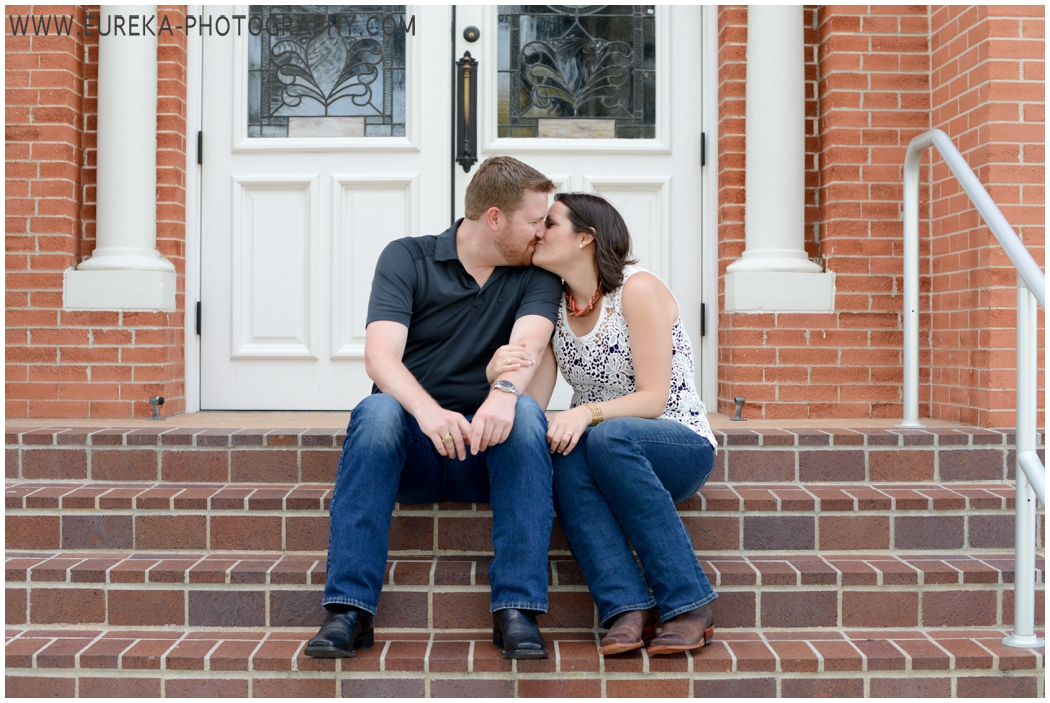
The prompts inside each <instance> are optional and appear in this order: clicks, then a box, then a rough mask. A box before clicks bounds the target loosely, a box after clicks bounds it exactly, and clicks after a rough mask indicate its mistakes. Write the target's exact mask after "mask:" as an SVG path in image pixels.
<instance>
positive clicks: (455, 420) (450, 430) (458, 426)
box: [416, 403, 513, 461]
mask: <svg viewBox="0 0 1050 703" xmlns="http://www.w3.org/2000/svg"><path fill="white" fill-rule="evenodd" d="M512 417H513V415H512ZM416 422H417V423H419V429H421V430H423V434H425V435H426V436H427V437H430V441H431V442H433V443H434V448H435V449H437V451H438V454H440V455H441V456H446V457H448V458H449V459H451V458H452V457H456V458H457V459H459V460H460V461H463V460H464V459H466V458H467V450H466V447H465V446H464V443H465V442H466V441H467V439H466V438H467V437H469V436H470V432H471V428H470V423H469V422H467V418H465V417H463V415H461V414H460V413H457V412H453V411H452V410H445V409H444V408H443V407H441V406H440V405H438V404H437V403H434V407H433V408H431V409H428V410H426V411H424V412H421V413H419V414H418V415H416ZM449 437H451V438H452V441H451V442H446V441H445V440H446V438H449ZM473 453H474V454H477V452H473Z"/></svg>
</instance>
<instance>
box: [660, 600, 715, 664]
mask: <svg viewBox="0 0 1050 703" xmlns="http://www.w3.org/2000/svg"><path fill="white" fill-rule="evenodd" d="M714 635H715V613H714V611H713V610H712V609H711V606H709V605H702V606H700V607H699V608H697V609H695V610H690V611H689V612H688V613H682V614H681V615H679V616H677V617H674V618H671V619H670V620H668V621H667V622H665V623H664V626H663V629H662V630H661V631H660V634H659V635H658V636H657V637H656V638H655V639H653V641H652V642H651V643H650V644H649V648H648V649H647V650H646V651H647V652H648V653H649V654H650V655H654V654H674V653H676V652H685V651H687V650H690V649H699V648H700V647H703V646H704V645H705V644H707V643H708V642H710V641H711V640H712V639H714Z"/></svg>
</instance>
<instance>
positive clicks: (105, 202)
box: [64, 5, 175, 310]
mask: <svg viewBox="0 0 1050 703" xmlns="http://www.w3.org/2000/svg"><path fill="white" fill-rule="evenodd" d="M156 10H157V8H156V6H155V5H149V6H130V5H129V6H123V5H110V6H105V7H103V8H102V11H101V14H100V16H99V28H98V29H99V61H98V95H99V100H98V137H97V139H98V157H97V159H98V161H97V198H98V204H97V206H96V212H97V224H96V242H97V243H96V247H95V250H94V252H93V253H92V255H91V257H90V258H88V259H85V260H84V261H82V262H81V263H80V264H79V265H78V266H77V267H76V270H70V271H67V272H66V275H65V281H64V293H65V295H64V306H65V307H66V308H67V309H74V310H174V309H175V267H174V266H173V265H172V264H171V262H170V261H168V260H167V259H164V258H163V257H161V255H160V253H159V252H158V251H157V249H156V241H157V200H156V198H157V37H156V35H155V34H153V35H151V34H150V33H149V32H146V31H144V30H142V27H141V25H142V23H143V22H142V20H141V19H140V20H139V23H138V24H139V29H138V31H137V32H136V31H135V30H134V29H133V28H132V27H133V25H132V24H131V23H130V22H128V29H127V30H126V31H127V34H117V32H116V30H115V28H114V27H113V26H112V25H113V24H114V23H115V22H114V21H115V20H118V19H119V20H121V21H129V20H130V18H132V17H140V18H142V17H151V16H155V15H156ZM136 34H137V36H136Z"/></svg>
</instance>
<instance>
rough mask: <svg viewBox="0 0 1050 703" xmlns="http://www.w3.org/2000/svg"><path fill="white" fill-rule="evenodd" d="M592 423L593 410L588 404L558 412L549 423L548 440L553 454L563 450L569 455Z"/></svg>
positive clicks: (564, 453) (563, 452)
mask: <svg viewBox="0 0 1050 703" xmlns="http://www.w3.org/2000/svg"><path fill="white" fill-rule="evenodd" d="M590 425H591V411H590V408H588V407H586V406H580V407H578V408H573V409H572V410H566V411H564V412H560V413H556V414H555V415H554V417H552V418H551V419H550V421H549V422H548V423H547V442H548V443H549V444H550V447H551V454H554V453H555V452H561V453H562V454H563V455H566V456H567V455H568V454H569V453H570V452H572V450H573V449H575V448H576V443H577V442H579V441H580V437H582V436H583V432H584V430H586V429H587V428H588V427H590Z"/></svg>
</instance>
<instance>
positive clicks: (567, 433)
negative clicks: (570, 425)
mask: <svg viewBox="0 0 1050 703" xmlns="http://www.w3.org/2000/svg"><path fill="white" fill-rule="evenodd" d="M562 436H563V437H572V432H566V433H565V434H564V435H562Z"/></svg>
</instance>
